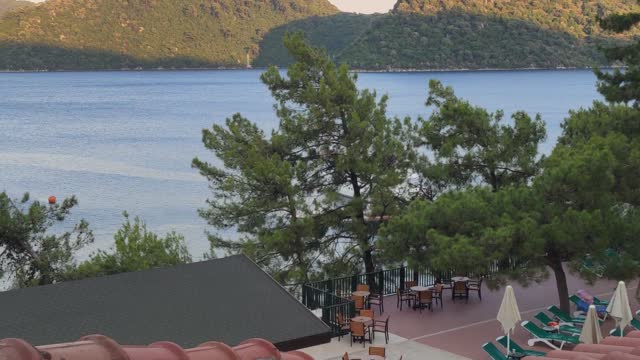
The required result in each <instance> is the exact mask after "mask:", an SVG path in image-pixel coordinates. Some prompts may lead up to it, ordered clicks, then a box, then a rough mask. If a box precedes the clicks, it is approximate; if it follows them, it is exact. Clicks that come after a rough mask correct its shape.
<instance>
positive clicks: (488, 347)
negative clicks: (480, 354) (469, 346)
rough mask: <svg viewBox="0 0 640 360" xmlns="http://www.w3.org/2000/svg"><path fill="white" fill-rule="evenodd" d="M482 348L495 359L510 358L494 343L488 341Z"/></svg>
mask: <svg viewBox="0 0 640 360" xmlns="http://www.w3.org/2000/svg"><path fill="white" fill-rule="evenodd" d="M482 349H483V350H484V352H486V353H487V354H488V355H489V357H490V358H491V359H493V360H508V358H507V355H505V354H503V353H502V352H500V350H498V348H497V347H496V346H495V345H493V343H491V342H488V343H485V344H484V345H482Z"/></svg>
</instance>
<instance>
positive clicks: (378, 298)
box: [369, 294, 384, 315]
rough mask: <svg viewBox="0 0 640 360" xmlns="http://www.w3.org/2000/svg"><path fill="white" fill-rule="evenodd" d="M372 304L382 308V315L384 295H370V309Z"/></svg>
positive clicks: (381, 311) (379, 308)
mask: <svg viewBox="0 0 640 360" xmlns="http://www.w3.org/2000/svg"><path fill="white" fill-rule="evenodd" d="M371 306H377V307H378V310H380V315H382V313H383V312H384V297H383V296H382V294H371V295H370V296H369V309H371Z"/></svg>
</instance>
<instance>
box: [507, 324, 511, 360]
mask: <svg viewBox="0 0 640 360" xmlns="http://www.w3.org/2000/svg"><path fill="white" fill-rule="evenodd" d="M509 354H511V330H509V331H507V355H509Z"/></svg>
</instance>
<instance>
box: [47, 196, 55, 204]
mask: <svg viewBox="0 0 640 360" xmlns="http://www.w3.org/2000/svg"><path fill="white" fill-rule="evenodd" d="M55 203H56V197H55V196H53V195H51V196H49V204H51V205H53V204H55Z"/></svg>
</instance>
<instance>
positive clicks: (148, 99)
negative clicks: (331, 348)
mask: <svg viewBox="0 0 640 360" xmlns="http://www.w3.org/2000/svg"><path fill="white" fill-rule="evenodd" d="M261 73H262V71H261V70H246V71H242V70H237V71H236V70H220V71H213V70H212V71H148V72H147V71H140V72H58V73H0V191H7V192H8V193H9V194H10V195H11V196H12V197H14V198H20V197H21V196H22V194H23V193H24V192H29V193H30V194H31V197H32V199H36V200H40V201H46V199H47V198H48V197H49V196H50V195H54V196H56V197H57V198H59V199H62V198H65V197H68V196H71V195H75V196H76V197H77V198H78V200H79V205H78V206H77V207H76V208H74V209H73V213H72V215H71V216H70V218H69V219H68V221H67V222H65V224H64V225H63V226H62V228H58V229H57V230H58V231H60V230H62V229H64V228H66V229H71V228H72V227H73V223H74V222H76V221H78V220H79V219H85V220H87V221H88V222H89V224H90V227H91V228H92V230H93V232H94V234H95V236H96V241H95V243H94V244H93V245H92V246H90V247H87V248H86V249H84V250H83V251H82V252H81V253H80V255H79V256H80V257H86V256H88V255H89V254H90V253H91V252H93V251H95V250H96V249H108V248H109V247H111V246H112V244H113V234H114V233H115V231H116V230H117V229H118V228H119V227H120V226H121V224H122V222H123V216H122V213H123V211H127V212H128V213H129V214H130V215H131V216H132V217H133V216H139V217H140V218H141V219H143V220H144V221H145V222H146V224H147V227H148V229H149V230H152V231H154V232H157V233H160V234H164V233H167V232H170V231H174V230H175V231H176V232H178V233H181V234H183V235H184V236H185V239H186V243H187V246H188V247H189V250H190V251H191V253H192V254H193V256H194V258H195V259H200V258H202V257H203V254H204V253H206V252H208V251H209V243H208V241H207V233H217V234H219V235H222V236H224V237H227V238H232V239H237V238H238V237H239V236H240V235H238V234H237V233H236V232H235V231H234V230H233V229H226V230H224V229H222V230H221V229H214V228H212V227H210V226H209V225H208V224H207V223H206V222H205V221H204V220H203V219H201V218H200V216H199V215H198V209H201V208H204V207H206V206H207V205H206V201H207V199H211V196H210V191H209V189H208V186H207V182H206V181H205V179H204V178H203V177H202V176H200V175H199V174H198V172H197V171H196V170H194V169H192V168H191V161H192V159H193V158H194V157H198V158H200V159H202V160H207V161H209V162H212V163H214V164H216V163H218V161H217V159H215V157H214V156H213V154H212V153H210V152H208V151H207V150H206V149H205V148H204V146H203V144H202V139H201V137H202V129H204V128H210V127H211V126H212V125H213V124H224V121H225V119H226V118H228V117H230V116H232V115H233V114H234V113H241V114H242V115H243V116H245V117H246V118H248V119H250V120H251V121H253V122H255V123H256V124H258V126H259V127H260V128H262V129H264V130H265V132H267V133H269V132H270V130H271V129H273V128H274V127H276V126H277V125H278V119H277V117H276V116H275V113H274V110H273V105H274V101H273V99H272V98H271V96H270V93H269V91H268V89H267V88H266V87H265V85H264V84H262V83H261V82H260V74H261ZM430 79H438V80H440V81H442V82H443V83H444V84H445V85H448V86H452V87H453V88H454V90H455V91H456V94H457V95H458V96H459V97H462V98H465V99H467V100H469V101H470V102H471V103H472V104H475V105H478V106H482V107H486V108H487V109H489V110H491V111H496V110H499V109H502V110H504V112H505V114H506V117H508V116H509V115H510V114H511V113H513V112H515V111H519V110H524V111H526V112H528V113H530V114H531V115H535V114H536V113H539V114H540V115H541V116H542V119H543V120H544V121H545V122H546V124H547V132H548V138H547V140H546V141H545V143H544V144H543V145H542V146H541V149H540V150H541V152H542V153H545V154H548V153H550V152H551V150H552V149H553V146H554V144H555V141H556V139H557V137H558V136H559V135H560V134H561V132H562V129H561V123H562V121H563V119H564V118H566V117H567V116H568V114H569V111H570V110H572V109H579V108H581V107H589V106H590V105H591V104H592V103H593V101H594V100H600V99H601V96H600V95H599V94H598V92H597V91H596V78H595V76H594V75H593V73H592V72H591V71H588V70H530V71H477V72H474V71H465V72H402V73H359V74H358V86H359V87H360V88H362V89H364V88H368V89H372V90H376V91H377V94H378V95H383V94H387V95H388V96H389V107H388V112H389V114H390V115H393V116H399V117H406V116H409V117H411V118H413V119H416V118H417V117H419V116H422V117H428V116H429V114H430V112H431V110H430V109H429V108H427V107H426V106H425V105H424V104H425V100H426V98H427V89H428V82H429V80H430Z"/></svg>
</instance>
